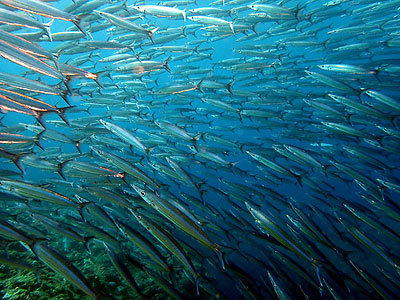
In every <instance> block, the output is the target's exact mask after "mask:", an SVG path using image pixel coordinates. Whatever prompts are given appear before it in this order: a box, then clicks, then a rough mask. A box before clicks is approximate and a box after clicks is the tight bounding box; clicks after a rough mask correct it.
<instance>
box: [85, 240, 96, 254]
mask: <svg viewBox="0 0 400 300" xmlns="http://www.w3.org/2000/svg"><path fill="white" fill-rule="evenodd" d="M94 238H95V237H94V236H85V237H84V238H83V239H84V241H85V249H86V251H87V252H88V253H89V254H92V251H91V250H90V247H89V243H90V242H91V241H92V240H93V239H94Z"/></svg>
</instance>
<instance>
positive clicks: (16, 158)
mask: <svg viewBox="0 0 400 300" xmlns="http://www.w3.org/2000/svg"><path fill="white" fill-rule="evenodd" d="M0 150H1V151H2V152H3V151H4V152H6V153H7V154H9V155H11V161H12V162H13V163H14V165H15V166H16V167H17V168H18V170H20V171H21V174H22V175H23V174H25V169H24V166H23V164H22V162H21V159H22V158H23V157H24V156H26V155H29V154H31V153H19V154H11V153H8V152H7V151H5V150H4V149H2V148H0Z"/></svg>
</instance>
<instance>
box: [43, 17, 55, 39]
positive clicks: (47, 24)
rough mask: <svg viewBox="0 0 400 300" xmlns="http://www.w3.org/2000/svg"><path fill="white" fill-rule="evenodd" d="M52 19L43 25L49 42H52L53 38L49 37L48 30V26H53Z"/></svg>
mask: <svg viewBox="0 0 400 300" xmlns="http://www.w3.org/2000/svg"><path fill="white" fill-rule="evenodd" d="M53 22H54V19H51V20H50V21H49V22H48V23H45V24H43V26H44V28H45V31H46V35H47V36H48V38H49V40H50V42H53V38H52V37H51V30H50V26H51V24H53Z"/></svg>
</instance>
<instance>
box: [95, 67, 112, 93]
mask: <svg viewBox="0 0 400 300" xmlns="http://www.w3.org/2000/svg"><path fill="white" fill-rule="evenodd" d="M106 73H109V71H100V72H96V73H93V74H94V75H95V78H94V79H93V80H94V81H95V82H96V83H97V85H98V86H99V87H100V88H102V89H104V86H103V84H102V83H101V81H100V78H101V77H102V76H103V75H104V74H106Z"/></svg>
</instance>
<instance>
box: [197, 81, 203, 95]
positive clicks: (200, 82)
mask: <svg viewBox="0 0 400 300" xmlns="http://www.w3.org/2000/svg"><path fill="white" fill-rule="evenodd" d="M203 81H204V79H201V80H200V81H199V83H197V84H196V88H197V89H198V90H199V91H200V92H201V93H204V91H203V89H202V88H201V84H202V83H203Z"/></svg>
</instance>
